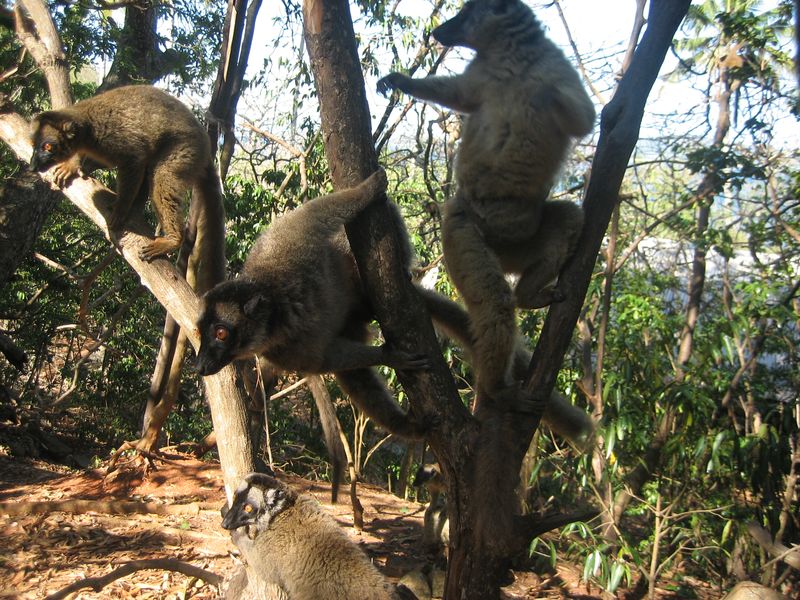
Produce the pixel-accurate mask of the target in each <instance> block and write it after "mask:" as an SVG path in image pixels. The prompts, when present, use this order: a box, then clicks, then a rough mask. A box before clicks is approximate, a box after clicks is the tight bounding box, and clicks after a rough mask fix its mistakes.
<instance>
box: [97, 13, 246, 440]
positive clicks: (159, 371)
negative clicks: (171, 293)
mask: <svg viewBox="0 0 800 600" xmlns="http://www.w3.org/2000/svg"><path fill="white" fill-rule="evenodd" d="M247 4H248V2H247V0H229V2H228V10H227V13H226V17H225V27H224V32H223V45H222V48H223V53H222V56H221V57H220V64H219V69H218V71H217V79H216V81H215V83H214V91H213V94H212V99H211V105H210V107H209V111H208V114H209V115H210V118H209V120H208V123H207V124H206V127H207V129H208V135H209V137H210V138H211V148H212V153H216V149H217V141H218V138H219V134H220V131H222V133H223V134H224V140H225V142H224V145H225V147H227V151H223V153H222V157H221V159H220V178H221V179H222V180H223V181H224V180H225V175H226V173H227V171H228V165H229V164H230V158H231V157H230V154H231V152H232V148H233V143H234V141H235V139H234V137H233V120H234V117H235V115H236V107H237V104H238V102H239V95H240V94H241V88H242V81H243V79H244V73H245V70H246V69H247V62H248V59H249V57H250V46H251V43H252V39H253V27H254V24H255V19H256V17H257V16H258V10H259V8H260V7H261V0H253V1H252V2H250V6H249V8H247ZM245 9H246V10H245ZM131 11H137V12H141V11H139V9H138V8H137V7H128V9H127V12H126V21H125V28H126V30H128V29H130V35H128V36H125V35H124V32H123V39H125V40H128V41H135V42H136V43H137V44H138V45H136V46H134V47H132V48H131V49H130V51H131V52H132V53H133V56H134V57H135V58H138V59H139V60H140V61H142V63H141V64H140V70H141V72H142V73H156V72H157V71H155V70H153V69H151V68H150V67H152V66H153V64H155V63H154V61H155V56H156V55H155V53H156V52H157V45H156V43H157V40H156V39H153V40H150V39H149V38H147V37H146V34H149V32H150V31H151V29H152V31H153V33H155V13H153V15H151V16H150V17H147V18H145V16H131V15H130V14H129V13H130V12H131ZM150 11H152V9H148V11H145V13H147V12H150ZM129 17H130V18H131V21H130V23H129V21H128V19H129ZM137 28H138V29H140V30H141V32H142V36H144V37H145V38H146V40H142V39H140V37H141V36H139V37H137V35H134V32H135V30H137ZM145 42H146V43H145ZM115 64H116V63H115ZM122 64H123V65H124V64H125V63H122ZM112 72H113V65H112ZM118 79H119V77H118ZM202 210H203V207H200V206H195V205H194V204H192V207H191V209H190V212H189V217H188V219H187V226H186V231H185V233H184V243H183V245H182V246H181V250H180V254H179V256H178V264H179V265H180V266H179V270H181V271H182V272H183V273H185V274H186V276H187V279H188V280H189V283H190V285H191V286H192V288H194V289H195V290H196V291H197V292H198V294H202V293H204V292H206V291H208V290H209V289H211V288H212V287H213V286H214V285H215V284H216V283H218V282H219V281H222V280H223V279H224V277H225V255H224V253H225V247H224V244H225V235H224V231H222V232H221V233H219V232H218V233H219V235H217V236H214V235H211V236H209V235H208V233H205V234H203V232H199V231H198V227H199V226H200V225H202V224H208V223H211V224H212V225H213V224H214V220H213V219H210V218H208V217H207V216H204V215H203V214H201V211H202ZM212 212H213V213H214V215H215V218H219V219H221V222H222V223H224V209H223V207H222V206H219V207H213V208H212ZM198 235H199V236H200V237H201V238H203V237H204V238H205V239H209V238H211V239H212V242H211V243H212V245H214V246H218V247H217V248H205V249H203V248H200V249H198V248H197V247H195V241H196V239H197V237H198ZM203 255H205V256H203ZM187 260H188V265H187V264H186V262H185V261H187ZM198 265H200V266H199V271H198ZM209 267H210V270H209ZM195 282H197V284H196V283H195ZM185 357H186V339H185V336H184V335H183V334H182V333H181V332H180V328H179V327H178V326H177V324H176V323H175V320H174V319H172V318H171V317H170V316H169V315H167V317H166V321H165V323H164V335H163V337H162V340H161V348H160V350H159V353H158V358H157V360H156V366H155V368H154V370H153V376H152V378H151V385H150V391H149V393H148V397H147V405H146V407H145V411H144V418H143V425H142V437H141V439H140V440H139V442H138V444H137V446H136V447H137V449H139V450H146V451H152V450H153V449H154V447H155V446H156V445H157V443H158V438H159V435H160V433H161V429H162V428H163V426H164V423H165V422H166V419H167V417H168V416H169V413H170V412H171V411H172V408H173V407H174V406H175V402H176V401H177V399H178V391H179V389H180V382H181V371H182V367H183V363H184V360H185ZM251 400H252V401H254V399H251ZM251 412H252V411H251ZM256 425H257V426H258V425H259V424H258V423H257V424H256ZM251 431H253V428H251ZM256 431H257V429H256ZM258 439H259V436H256V437H255V438H253V440H252V441H253V442H254V445H257V443H256V442H257V440H258Z"/></svg>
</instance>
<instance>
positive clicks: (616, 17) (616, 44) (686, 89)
mask: <svg viewBox="0 0 800 600" xmlns="http://www.w3.org/2000/svg"><path fill="white" fill-rule="evenodd" d="M527 3H528V4H529V6H531V7H532V8H533V9H534V11H535V13H536V15H537V17H538V18H539V20H540V21H541V22H542V24H543V25H544V27H545V30H546V32H547V35H548V36H549V37H550V38H551V39H552V40H553V41H554V42H555V43H556V44H557V45H558V46H559V47H560V48H562V50H564V52H565V54H566V55H567V57H568V58H569V59H570V60H571V61H572V62H573V64H574V63H575V56H574V53H573V50H572V49H571V47H570V45H569V41H568V37H567V34H566V31H565V28H564V24H563V23H562V21H561V19H560V18H559V14H558V11H557V9H556V7H555V5H554V3H553V2H552V1H551V0H547V1H545V0H530V1H528V2H527ZM432 4H433V2H432V0H401V2H400V3H399V5H398V11H399V12H400V13H402V14H404V15H408V16H413V17H419V18H427V16H428V15H429V14H430V12H431V6H432ZM560 4H561V7H562V9H563V11H564V17H565V20H566V22H567V24H568V26H569V28H570V32H571V35H572V38H573V40H574V41H575V43H576V46H577V49H578V52H579V53H580V55H581V56H582V57H583V60H584V61H585V63H586V67H587V69H588V70H589V72H590V74H591V76H592V77H593V82H594V83H595V85H596V87H597V88H599V89H600V91H601V93H602V94H603V96H604V99H605V100H606V101H607V100H608V99H610V97H611V96H612V94H613V89H614V87H615V85H616V82H615V80H614V74H615V72H616V71H617V70H618V69H619V66H620V63H621V60H622V57H623V55H624V51H625V48H626V47H627V43H628V39H629V37H630V33H631V27H632V25H633V19H634V11H635V6H636V3H635V0H603V1H596V0H561V3H560ZM774 4H775V0H766V1H765V2H763V5H764V6H765V7H766V6H770V5H774ZM351 10H352V12H353V19H354V24H355V28H356V31H357V32H359V33H360V35H361V36H362V40H361V45H362V47H363V46H364V45H366V44H369V43H370V42H371V41H374V37H375V36H379V35H383V34H382V32H380V31H379V30H377V29H375V28H373V29H369V28H368V27H367V26H366V22H365V19H363V18H362V17H361V16H360V15H359V14H358V9H357V7H356V6H355V3H353V2H351ZM647 10H648V9H647V8H646V9H645V15H646V14H647ZM453 14H455V10H454V9H453V10H451V11H450V13H445V15H444V18H449V17H451V16H453ZM284 20H285V13H284V9H283V5H282V3H280V2H268V3H264V4H263V5H262V8H261V14H260V16H259V23H258V35H257V36H256V41H255V43H254V45H253V49H252V56H251V60H250V65H251V66H250V70H249V74H251V73H255V72H256V71H258V70H259V69H260V68H261V67H262V65H263V62H264V58H265V57H266V56H267V53H270V55H271V56H272V58H273V60H275V59H277V58H280V57H283V58H285V59H287V60H289V61H292V60H295V59H296V53H297V48H298V44H299V43H300V37H301V35H300V32H299V31H298V32H296V33H295V36H296V37H295V38H294V39H285V40H284V43H283V44H282V45H281V46H280V47H279V48H277V49H275V48H273V47H272V45H271V43H270V42H269V40H272V39H274V38H275V37H276V35H277V34H278V32H279V30H280V26H279V25H278V24H279V23H283V22H284ZM259 42H260V43H259ZM470 56H471V55H470V52H469V51H468V50H464V49H458V50H457V51H455V52H451V53H450V55H448V57H447V58H446V60H445V62H444V65H443V69H442V71H440V72H447V71H448V70H450V71H451V72H460V71H461V70H463V68H464V65H465V64H466V61H468V60H469V58H470ZM378 60H379V61H381V62H385V65H386V69H385V72H388V71H389V70H390V68H391V60H392V57H391V55H390V54H389V52H388V50H387V51H385V54H384V55H380V54H378ZM676 62H677V61H676V59H675V58H674V56H672V55H671V54H669V53H668V54H667V57H666V59H665V62H664V65H663V67H662V71H661V74H662V76H664V75H665V74H666V73H668V72H670V71H671V70H673V69H674V68H675V66H676ZM417 76H424V73H422V72H419V73H418V74H417ZM278 77H279V76H278ZM376 81H377V78H376V77H373V76H371V75H367V79H366V88H367V99H368V101H369V103H370V108H371V111H372V114H373V119H374V122H373V125H375V124H377V119H378V118H379V117H380V115H381V114H382V113H383V109H384V107H385V106H386V102H387V99H386V98H384V97H382V96H381V95H379V94H378V93H377V92H376V89H375V84H376ZM253 92H254V94H253V95H252V96H251V98H250V100H249V101H248V100H247V99H245V101H244V102H243V103H242V105H241V106H240V111H241V112H242V114H244V115H248V113H249V114H251V115H253V116H254V115H255V114H256V113H258V112H263V108H264V106H265V104H267V101H266V100H265V99H264V94H268V93H274V90H261V91H259V90H253ZM289 92H290V90H284V93H287V94H288V93H289ZM595 100H596V99H595ZM596 101H597V100H596ZM705 101H706V91H705V90H698V89H693V88H692V87H691V86H689V85H675V84H670V85H663V84H662V81H660V80H659V81H657V82H656V84H655V85H654V88H653V91H652V92H651V94H650V99H649V102H648V107H647V112H646V116H645V120H644V122H643V126H642V132H641V136H642V138H648V137H658V136H659V135H661V134H662V133H663V130H664V120H663V117H662V115H667V114H673V115H678V116H685V115H689V114H692V113H695V114H696V115H697V119H693V120H686V122H683V121H684V119H676V120H675V122H674V124H671V125H670V126H671V127H674V128H675V130H679V129H680V128H683V129H684V130H685V131H691V130H692V128H694V127H700V128H702V127H703V126H704V125H705V124H704V123H702V119H703V118H704V117H705V104H704V103H705ZM310 104H313V103H310ZM599 108H601V106H600V105H599V102H598V109H599ZM303 110H307V111H309V112H310V113H311V112H313V111H316V110H317V107H316V106H313V105H311V106H308V107H305V106H304V107H303ZM273 111H275V115H277V114H278V113H279V112H280V111H279V110H276V108H275V107H273ZM259 116H260V115H259ZM265 117H266V119H265V121H264V122H266V123H269V120H270V118H271V115H269V114H268V115H265ZM698 119H699V120H700V121H701V122H700V123H698V122H697V120H698ZM709 119H710V120H711V121H712V122H713V119H714V107H713V105H712V107H711V112H710V115H709ZM777 135H778V137H780V138H781V140H782V142H781V143H782V144H783V145H785V146H786V147H796V146H797V145H798V140H800V125H798V123H797V121H796V119H794V118H792V117H789V116H788V115H787V119H786V123H785V125H783V126H782V127H781V128H780V129H779V130H778V132H777ZM596 136H597V128H595V141H596Z"/></svg>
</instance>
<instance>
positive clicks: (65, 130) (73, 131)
mask: <svg viewBox="0 0 800 600" xmlns="http://www.w3.org/2000/svg"><path fill="white" fill-rule="evenodd" d="M80 134H81V128H80V126H79V125H78V123H76V122H75V121H74V120H73V119H72V118H71V117H69V116H68V115H67V114H65V113H64V112H62V111H48V112H43V113H41V114H40V115H38V116H37V117H35V118H34V119H33V121H32V122H31V141H32V142H33V155H32V156H31V168H32V169H34V170H35V171H43V170H45V169H47V168H48V167H50V166H51V165H53V164H55V163H59V162H63V161H65V160H67V159H68V158H69V157H71V156H72V155H73V154H75V152H76V151H77V147H76V143H77V141H78V139H79V136H80Z"/></svg>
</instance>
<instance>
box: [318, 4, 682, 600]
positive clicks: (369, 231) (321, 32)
mask: <svg viewBox="0 0 800 600" xmlns="http://www.w3.org/2000/svg"><path fill="white" fill-rule="evenodd" d="M688 5H689V1H688V0H680V1H674V2H667V1H665V0H661V1H660V2H659V1H655V2H653V4H652V7H651V10H650V19H649V24H648V28H647V31H646V33H645V35H644V38H643V40H642V43H641V44H640V47H639V49H638V50H637V52H636V54H635V55H634V58H633V60H632V63H631V67H630V69H629V71H628V72H627V73H626V75H625V76H624V77H623V79H622V81H621V82H620V88H619V91H618V93H617V96H616V97H615V98H614V100H613V101H612V102H611V103H610V104H609V105H608V107H606V109H605V111H604V112H603V118H602V123H601V131H602V136H601V139H600V145H599V147H598V151H597V155H596V160H595V165H594V168H593V174H594V175H595V176H593V177H592V180H591V181H590V184H589V192H588V195H587V200H586V203H585V208H586V212H587V219H586V220H587V226H586V231H584V235H583V237H582V240H581V246H580V248H579V249H578V252H577V256H576V258H575V259H573V260H572V261H571V264H570V265H569V267H568V268H567V271H566V272H565V273H564V275H562V280H563V281H564V283H567V284H568V288H567V289H569V290H570V291H571V294H570V298H569V300H567V301H565V302H563V303H561V304H559V305H557V306H555V307H554V308H553V309H551V311H550V314H549V315H548V319H547V321H546V324H545V331H544V333H543V334H542V337H541V341H540V344H539V346H538V347H537V349H536V353H535V355H534V362H533V363H532V367H531V378H530V381H529V387H530V389H531V390H533V391H535V393H536V395H537V397H538V398H539V399H540V400H541V405H542V407H544V406H545V402H546V400H547V398H548V397H549V395H550V393H551V391H552V388H553V384H554V382H555V377H556V374H557V372H558V370H559V368H560V366H561V363H562V361H563V356H564V353H565V351H566V349H567V346H568V344H569V342H570V339H571V337H572V331H573V329H574V327H575V323H576V321H577V318H578V314H579V312H580V309H581V306H582V304H583V299H584V297H585V294H586V291H587V289H588V283H589V278H590V276H591V273H592V270H593V267H594V262H595V260H596V257H597V253H598V250H599V248H600V243H601V241H602V238H603V234H604V232H605V229H606V227H607V225H608V222H609V219H610V216H611V211H612V209H613V207H614V205H615V204H616V202H617V194H618V191H619V187H620V185H621V182H622V178H623V176H624V173H625V169H626V167H627V161H628V159H629V157H630V154H631V152H632V150H633V147H634V145H635V143H636V140H637V138H638V132H639V124H640V122H641V118H642V115H643V112H644V105H645V102H646V99H647V96H648V94H649V91H650V88H651V87H652V84H653V82H654V81H655V78H656V75H657V73H658V69H659V67H660V65H661V63H662V61H663V58H664V55H665V54H666V51H667V49H668V48H669V45H670V42H671V40H672V36H673V34H674V32H675V30H676V28H677V26H678V25H679V23H680V21H681V20H682V19H683V16H684V15H685V14H686V11H687V9H688ZM304 16H305V35H306V43H307V47H308V52H309V56H310V58H311V68H312V71H313V73H314V78H315V82H316V86H317V93H318V96H319V101H320V112H321V117H322V130H323V134H324V140H325V150H326V155H327V158H328V164H329V165H330V169H331V176H332V178H333V182H334V187H336V188H342V187H348V186H352V185H354V184H356V183H358V182H359V181H361V180H362V179H364V178H365V177H366V176H367V175H369V174H370V173H371V172H372V171H374V170H375V168H376V167H377V159H376V155H375V150H374V147H373V143H372V137H371V135H370V116H369V107H368V105H367V101H366V97H365V93H364V82H363V76H362V73H361V68H360V64H359V61H358V55H357V52H356V46H355V38H354V35H353V27H352V21H351V18H350V12H349V7H348V4H347V2H346V1H345V0H329V1H326V2H322V1H320V0H306V2H305V4H304ZM601 174H602V175H601ZM347 233H348V238H349V239H350V243H351V246H352V248H353V252H354V254H355V256H356V260H357V261H358V265H359V269H360V270H361V275H362V278H363V280H364V283H365V287H366V289H367V291H368V293H369V296H370V298H371V300H372V302H373V305H374V307H375V309H376V314H377V318H378V321H379V323H380V324H381V328H382V330H383V333H384V336H385V338H386V340H387V342H389V343H391V344H393V345H396V346H397V347H399V348H402V349H412V348H413V349H415V350H417V351H419V350H423V351H425V352H427V353H428V355H429V356H431V357H432V358H433V357H437V359H436V360H433V368H432V369H431V370H430V371H425V372H421V373H415V374H408V373H406V374H403V373H400V374H399V375H400V379H401V382H402V383H403V386H404V387H405V389H406V392H407V394H408V397H409V399H410V404H411V412H412V414H413V415H414V416H416V417H417V418H420V417H423V416H424V415H437V418H438V422H437V423H436V426H435V427H434V428H433V429H432V431H431V433H430V435H429V442H430V445H431V447H432V448H433V451H434V453H435V454H436V457H437V459H438V460H439V462H440V464H441V466H442V469H443V472H444V474H445V478H446V480H447V482H448V484H449V496H448V498H449V501H450V534H451V549H450V561H449V564H448V575H447V589H446V592H445V597H446V598H448V599H455V598H497V597H498V596H499V587H500V583H501V581H502V578H503V577H504V576H505V571H506V568H507V565H508V562H509V558H510V556H511V554H512V553H513V551H514V550H515V549H517V548H521V547H522V546H523V544H524V542H525V540H526V537H525V536H524V535H511V531H512V528H511V527H509V525H510V523H509V522H512V523H513V526H516V530H517V531H519V532H527V533H528V534H530V532H532V531H539V530H540V529H541V527H542V526H544V525H545V524H543V523H538V524H537V523H532V522H530V520H528V521H522V522H520V523H517V522H516V521H515V520H514V517H513V514H510V513H508V512H507V511H505V510H503V508H504V507H508V506H513V504H514V488H515V485H516V482H517V478H518V473H519V468H520V465H521V462H522V458H523V456H524V454H525V450H526V449H527V447H528V445H529V443H530V440H531V436H532V435H533V432H534V431H535V429H536V427H537V425H538V421H539V416H538V415H530V416H529V417H528V418H527V419H522V418H519V417H518V416H514V417H513V418H511V417H509V416H507V415H502V414H488V415H487V417H486V418H485V419H484V420H483V421H482V422H481V423H477V422H476V421H475V419H473V418H471V417H470V416H469V414H468V413H467V412H466V411H465V409H464V407H463V406H462V405H461V403H460V402H459V401H458V397H457V395H456V394H455V391H454V387H453V382H452V378H451V377H450V376H449V373H447V371H446V367H445V365H444V363H443V361H441V359H440V355H439V351H438V347H437V346H436V344H435V338H434V337H433V332H432V329H431V327H430V325H429V320H428V319H422V318H420V315H423V314H425V311H424V307H423V306H422V305H421V303H420V301H419V298H417V297H416V295H415V294H414V292H413V289H412V288H411V286H410V285H409V284H408V281H407V277H406V274H405V272H404V269H403V267H402V265H401V263H400V260H399V256H400V255H399V250H398V240H397V236H398V232H396V231H395V230H394V228H393V226H392V220H391V219H390V217H389V215H388V213H387V210H386V209H385V208H383V207H380V206H375V207H371V208H370V209H368V210H366V211H364V213H363V214H362V216H361V217H359V218H358V219H357V220H356V221H354V222H353V223H352V224H351V225H350V226H348V228H347ZM498 456H500V457H503V460H502V464H501V465H500V467H501V468H498V469H487V468H484V467H487V466H489V467H492V466H496V465H497V460H496V459H497V457H498ZM498 506H499V507H501V508H500V509H499V510H498ZM553 522H561V521H560V520H559V519H555V520H554V521H553ZM548 524H549V523H548ZM503 531H506V532H508V535H507V536H503V535H502V534H501V535H499V536H493V535H492V532H503Z"/></svg>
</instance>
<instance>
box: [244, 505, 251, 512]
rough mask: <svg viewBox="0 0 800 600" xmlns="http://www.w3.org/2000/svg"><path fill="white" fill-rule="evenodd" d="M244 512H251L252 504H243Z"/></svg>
mask: <svg viewBox="0 0 800 600" xmlns="http://www.w3.org/2000/svg"><path fill="white" fill-rule="evenodd" d="M244 512H246V513H251V512H253V507H252V506H250V505H249V504H245V505H244Z"/></svg>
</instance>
